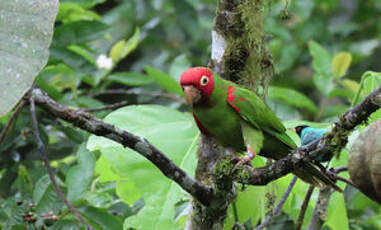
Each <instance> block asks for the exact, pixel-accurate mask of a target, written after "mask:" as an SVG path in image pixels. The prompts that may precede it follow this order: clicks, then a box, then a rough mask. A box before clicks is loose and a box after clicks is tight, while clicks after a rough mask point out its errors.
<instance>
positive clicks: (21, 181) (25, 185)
mask: <svg viewBox="0 0 381 230" xmlns="http://www.w3.org/2000/svg"><path fill="white" fill-rule="evenodd" d="M18 173H19V176H18V178H17V182H18V183H17V184H18V186H17V187H18V190H19V191H20V193H21V196H22V199H24V200H28V199H30V198H31V194H32V192H33V184H32V180H31V178H30V176H29V172H28V170H27V169H26V168H25V166H24V165H20V166H19V172H18Z"/></svg>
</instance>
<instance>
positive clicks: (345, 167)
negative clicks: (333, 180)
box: [334, 166, 348, 174]
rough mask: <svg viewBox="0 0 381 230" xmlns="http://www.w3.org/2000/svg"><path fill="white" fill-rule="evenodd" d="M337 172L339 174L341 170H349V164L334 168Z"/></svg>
mask: <svg viewBox="0 0 381 230" xmlns="http://www.w3.org/2000/svg"><path fill="white" fill-rule="evenodd" d="M334 170H335V172H336V173H337V174H339V173H341V172H345V171H348V166H340V167H337V168H334Z"/></svg>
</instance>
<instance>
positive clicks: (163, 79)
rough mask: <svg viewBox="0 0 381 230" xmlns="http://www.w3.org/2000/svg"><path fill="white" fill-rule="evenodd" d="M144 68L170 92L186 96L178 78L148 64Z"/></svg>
mask: <svg viewBox="0 0 381 230" xmlns="http://www.w3.org/2000/svg"><path fill="white" fill-rule="evenodd" d="M144 69H145V70H146V71H147V74H148V75H150V76H151V77H152V78H153V79H154V80H155V81H156V82H157V83H158V84H159V85H160V86H161V87H163V88H164V89H165V90H167V91H168V92H170V93H174V94H178V95H180V96H184V93H183V91H182V90H181V87H180V84H179V83H178V82H177V81H176V80H174V79H173V78H172V77H171V76H170V75H168V74H166V73H164V72H162V71H161V70H158V69H155V68H153V67H150V66H146V67H145V68H144Z"/></svg>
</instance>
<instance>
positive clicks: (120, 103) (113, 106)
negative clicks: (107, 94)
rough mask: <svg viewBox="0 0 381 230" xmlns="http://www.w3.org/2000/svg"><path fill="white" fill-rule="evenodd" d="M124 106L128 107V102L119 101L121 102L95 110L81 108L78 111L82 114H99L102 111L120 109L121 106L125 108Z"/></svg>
mask: <svg viewBox="0 0 381 230" xmlns="http://www.w3.org/2000/svg"><path fill="white" fill-rule="evenodd" d="M126 105H128V101H121V102H117V103H114V104H110V105H105V106H101V107H97V108H81V109H79V110H81V111H83V112H88V113H91V112H99V111H103V110H115V109H119V108H122V107H123V106H126Z"/></svg>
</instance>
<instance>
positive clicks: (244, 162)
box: [232, 145, 255, 172]
mask: <svg viewBox="0 0 381 230" xmlns="http://www.w3.org/2000/svg"><path fill="white" fill-rule="evenodd" d="M254 158H255V152H254V151H253V149H251V148H250V145H248V146H247V154H246V156H244V157H242V158H240V157H233V158H232V162H237V163H236V164H235V165H234V168H233V172H235V171H236V170H237V169H238V167H239V166H241V165H249V166H251V167H253V166H252V165H251V160H252V159H254Z"/></svg>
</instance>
